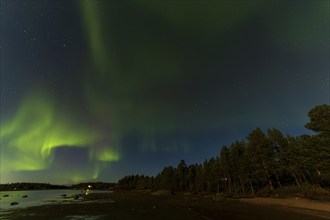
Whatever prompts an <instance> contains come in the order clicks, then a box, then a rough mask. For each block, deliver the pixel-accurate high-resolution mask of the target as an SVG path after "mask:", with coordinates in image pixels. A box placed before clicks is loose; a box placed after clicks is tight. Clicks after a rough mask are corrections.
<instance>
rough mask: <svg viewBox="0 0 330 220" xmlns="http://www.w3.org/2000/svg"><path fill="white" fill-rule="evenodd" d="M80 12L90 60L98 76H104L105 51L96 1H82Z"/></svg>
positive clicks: (105, 65) (105, 68) (105, 66)
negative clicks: (90, 56)
mask: <svg viewBox="0 0 330 220" xmlns="http://www.w3.org/2000/svg"><path fill="white" fill-rule="evenodd" d="M80 4H81V11H82V14H83V19H84V24H85V25H86V30H87V31H86V32H87V35H88V38H89V44H90V49H91V52H92V58H93V61H94V63H95V65H96V68H97V69H98V70H99V72H98V73H99V74H101V76H104V74H105V73H106V70H107V65H108V63H107V52H106V50H105V46H104V44H105V41H104V39H103V37H102V26H101V19H100V16H99V13H97V10H98V7H99V6H98V2H96V1H82V2H80Z"/></svg>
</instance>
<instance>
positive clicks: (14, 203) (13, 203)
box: [10, 202, 19, 205]
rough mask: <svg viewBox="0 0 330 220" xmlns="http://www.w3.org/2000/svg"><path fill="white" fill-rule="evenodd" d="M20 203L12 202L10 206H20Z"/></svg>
mask: <svg viewBox="0 0 330 220" xmlns="http://www.w3.org/2000/svg"><path fill="white" fill-rule="evenodd" d="M18 204H19V203H18V202H12V203H10V205H18Z"/></svg>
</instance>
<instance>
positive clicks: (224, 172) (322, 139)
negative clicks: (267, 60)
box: [117, 104, 330, 195]
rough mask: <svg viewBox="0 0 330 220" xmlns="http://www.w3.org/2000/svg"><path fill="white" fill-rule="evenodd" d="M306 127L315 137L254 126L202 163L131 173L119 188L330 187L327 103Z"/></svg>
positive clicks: (234, 190) (239, 190) (246, 190)
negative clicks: (138, 173) (145, 174)
mask: <svg viewBox="0 0 330 220" xmlns="http://www.w3.org/2000/svg"><path fill="white" fill-rule="evenodd" d="M308 116H309V118H310V121H309V122H308V123H307V124H305V127H306V128H307V129H309V130H311V131H314V132H315V134H313V135H307V134H304V135H301V136H298V137H293V136H290V135H286V136H284V135H283V134H282V133H281V132H280V131H279V130H278V129H276V128H272V129H268V131H267V132H266V133H265V132H263V131H262V130H261V129H260V128H256V129H255V130H253V131H252V132H251V133H249V134H248V136H247V139H246V140H245V141H244V140H239V141H235V142H234V143H232V144H231V145H230V146H223V147H221V148H220V154H219V155H218V156H215V157H213V158H211V159H209V160H205V162H204V163H203V164H191V165H187V164H186V163H185V161H184V160H181V161H180V162H179V164H178V165H177V166H176V167H172V166H168V167H165V168H164V169H163V170H162V171H161V172H160V173H159V174H158V175H156V176H155V177H154V176H144V175H131V176H126V177H124V178H122V179H121V180H119V181H118V184H117V187H118V188H121V189H128V190H130V189H151V190H158V189H167V190H171V191H190V192H193V193H203V192H207V193H214V192H216V193H229V194H245V195H246V194H251V195H254V194H255V193H256V192H260V191H262V190H265V189H266V190H269V191H271V190H274V189H276V188H280V187H283V186H284V187H286V186H297V187H302V186H306V185H308V186H314V187H317V188H322V187H325V188H329V186H330V105H327V104H323V105H319V106H316V107H314V108H313V109H311V110H310V111H309V113H308Z"/></svg>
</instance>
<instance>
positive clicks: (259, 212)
mask: <svg viewBox="0 0 330 220" xmlns="http://www.w3.org/2000/svg"><path fill="white" fill-rule="evenodd" d="M83 198H84V199H83V200H82V202H75V203H70V204H63V203H62V204H48V205H42V206H36V207H29V208H24V209H17V210H11V213H8V214H6V215H4V216H3V217H4V218H3V219H22V218H24V219H74V216H76V219H97V220H102V219H166V220H168V219H190V220H194V219H238V220H239V219H242V220H247V219H269V220H273V219H274V220H275V219H281V220H286V219H290V220H295V219H296V220H298V219H307V220H308V219H310V220H313V219H330V211H329V209H327V208H328V207H330V203H329V202H317V201H312V200H307V199H292V198H291V199H277V198H248V199H224V200H222V201H214V200H211V199H210V198H205V197H203V196H200V195H184V194H174V195H167V196H163V195H151V193H150V192H137V191H120V192H118V191H115V192H114V193H95V194H93V193H92V194H88V195H85V196H83Z"/></svg>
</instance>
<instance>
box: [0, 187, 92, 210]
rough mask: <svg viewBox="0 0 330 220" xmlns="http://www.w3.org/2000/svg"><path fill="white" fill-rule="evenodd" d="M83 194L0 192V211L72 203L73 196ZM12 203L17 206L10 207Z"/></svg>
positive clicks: (69, 191) (78, 192) (64, 191)
mask: <svg viewBox="0 0 330 220" xmlns="http://www.w3.org/2000/svg"><path fill="white" fill-rule="evenodd" d="M83 193H85V191H82V190H33V191H1V192H0V211H6V210H10V209H16V208H26V207H30V206H37V205H43V204H47V203H58V202H65V201H72V200H74V198H73V197H74V196H75V195H77V194H83ZM78 200H79V199H78ZM13 202H17V203H18V204H17V205H11V203H13Z"/></svg>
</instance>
